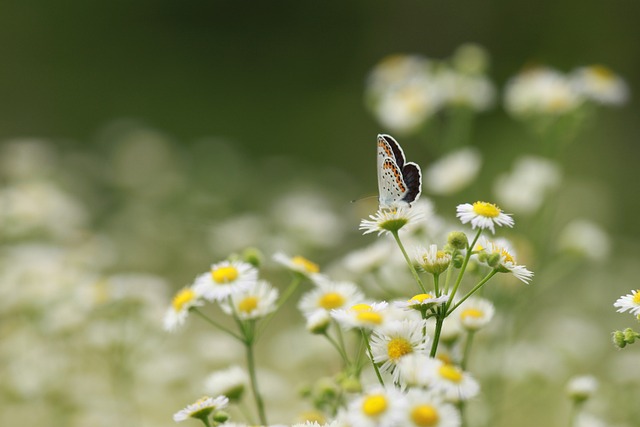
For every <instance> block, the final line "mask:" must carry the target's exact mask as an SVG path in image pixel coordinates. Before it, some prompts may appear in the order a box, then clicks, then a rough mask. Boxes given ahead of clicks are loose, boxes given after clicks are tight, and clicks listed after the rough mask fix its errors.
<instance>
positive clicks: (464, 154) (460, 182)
mask: <svg viewBox="0 0 640 427" xmlns="http://www.w3.org/2000/svg"><path fill="white" fill-rule="evenodd" d="M481 166H482V156H481V154H480V151H478V150H477V149H475V148H472V147H466V148H462V149H459V150H456V151H453V152H451V153H449V154H447V155H446V156H444V157H442V158H440V159H438V160H437V161H435V162H433V163H431V164H430V165H429V167H428V168H426V169H425V170H424V172H423V176H424V184H425V187H426V188H427V189H428V190H429V192H430V193H432V194H444V195H446V194H453V193H456V192H458V191H460V190H462V189H463V188H465V187H466V186H467V185H469V184H470V183H471V182H473V180H474V179H475V178H476V176H478V172H480V167H481Z"/></svg>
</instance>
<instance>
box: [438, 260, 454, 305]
mask: <svg viewBox="0 0 640 427" xmlns="http://www.w3.org/2000/svg"><path fill="white" fill-rule="evenodd" d="M457 254H458V250H457V249H454V251H453V252H452V253H451V259H454V258H455V257H456V255H457ZM452 271H453V267H452V266H451V264H449V267H447V277H446V278H445V279H444V287H443V288H442V292H443V293H445V294H446V293H447V292H448V291H449V283H450V282H451V272H452ZM436 296H437V297H439V296H440V295H437V294H436Z"/></svg>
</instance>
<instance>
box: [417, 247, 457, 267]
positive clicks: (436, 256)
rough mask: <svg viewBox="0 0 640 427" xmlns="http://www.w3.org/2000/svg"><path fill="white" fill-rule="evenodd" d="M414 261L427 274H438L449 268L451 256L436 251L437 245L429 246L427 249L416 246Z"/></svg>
mask: <svg viewBox="0 0 640 427" xmlns="http://www.w3.org/2000/svg"><path fill="white" fill-rule="evenodd" d="M415 259H416V261H417V262H418V265H419V266H420V267H421V268H422V269H423V270H424V271H426V272H427V273H431V274H440V273H443V272H444V271H445V270H446V269H447V268H448V267H449V264H450V263H451V254H450V253H447V252H445V251H443V250H438V245H429V249H425V248H423V247H422V246H418V248H416V255H415Z"/></svg>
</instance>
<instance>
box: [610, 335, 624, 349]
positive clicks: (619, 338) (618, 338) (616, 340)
mask: <svg viewBox="0 0 640 427" xmlns="http://www.w3.org/2000/svg"><path fill="white" fill-rule="evenodd" d="M612 341H613V344H614V345H615V346H616V347H618V348H625V347H626V346H627V341H626V340H625V339H624V332H622V331H615V332H614V333H613V336H612Z"/></svg>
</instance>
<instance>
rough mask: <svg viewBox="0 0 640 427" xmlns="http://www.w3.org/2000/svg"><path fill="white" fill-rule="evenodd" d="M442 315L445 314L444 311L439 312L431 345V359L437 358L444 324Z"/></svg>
mask: <svg viewBox="0 0 640 427" xmlns="http://www.w3.org/2000/svg"><path fill="white" fill-rule="evenodd" d="M440 313H444V309H443V310H442V311H439V312H438V315H436V329H435V331H434V332H433V342H432V343H431V352H430V353H429V357H436V352H437V351H438V343H439V342H440V333H441V332H442V324H443V323H444V317H445V316H443V315H441V314H440Z"/></svg>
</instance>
